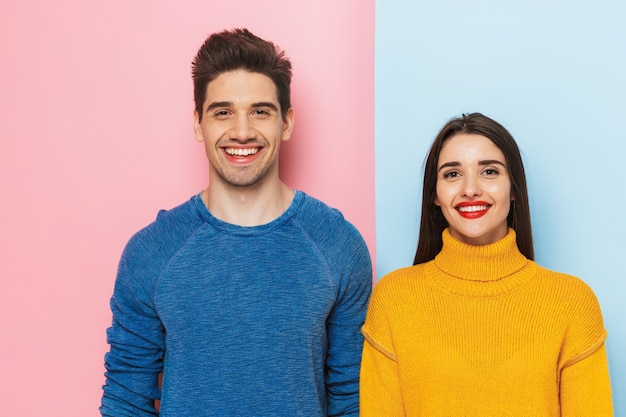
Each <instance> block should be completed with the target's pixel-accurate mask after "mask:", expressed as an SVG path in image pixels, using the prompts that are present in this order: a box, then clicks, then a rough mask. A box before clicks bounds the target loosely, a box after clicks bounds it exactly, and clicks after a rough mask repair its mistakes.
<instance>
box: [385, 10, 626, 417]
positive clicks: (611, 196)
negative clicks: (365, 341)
mask: <svg viewBox="0 0 626 417" xmlns="http://www.w3.org/2000/svg"><path fill="white" fill-rule="evenodd" d="M625 17H626V2H624V1H617V0H599V1H593V2H591V1H571V0H570V1H563V0H559V1H545V0H544V1H537V0H532V1H524V2H521V1H506V2H504V1H495V0H492V1H478V2H466V1H461V0H439V1H437V2H426V1H410V0H404V1H402V0H384V1H378V2H377V3H376V67H375V70H376V74H375V77H376V120H375V123H376V225H377V226H376V234H377V246H376V252H377V260H376V263H377V271H376V274H377V277H378V278H380V277H381V276H382V275H384V274H385V273H387V272H389V271H391V270H393V269H396V268H398V267H401V266H405V265H409V264H411V263H412V259H413V255H414V252H415V247H416V243H417V234H418V229H419V223H418V218H419V212H420V204H421V201H420V199H421V181H422V169H423V162H424V159H425V156H426V152H427V150H428V147H429V146H430V143H431V142H432V140H433V139H434V137H435V135H436V133H437V132H438V131H439V129H440V128H441V127H442V125H443V124H444V123H445V122H446V121H447V120H448V119H450V118H451V117H453V116H458V115H459V114H461V113H469V112H474V111H479V112H481V113H484V114H486V115H488V116H490V117H492V118H494V119H495V120H497V121H499V122H500V123H502V124H503V125H504V126H505V127H506V128H507V129H508V130H509V131H510V132H511V133H512V134H513V136H514V137H515V138H516V140H517V142H518V145H519V146H520V148H521V150H522V155H523V158H524V163H525V167H526V170H527V177H528V182H529V184H528V186H529V190H530V202H531V211H532V222H533V232H534V239H535V253H536V260H537V261H538V262H539V263H540V264H542V265H544V266H546V267H548V268H550V269H554V270H557V271H562V272H567V273H570V274H572V275H576V276H579V277H581V278H582V279H583V280H585V281H586V282H587V283H588V284H589V285H590V286H591V287H592V288H593V290H594V291H595V293H596V295H597V296H598V299H599V300H600V304H601V306H602V310H603V313H604V319H605V324H606V328H607V330H608V332H609V338H608V341H607V349H608V354H609V362H610V371H611V381H612V386H613V401H614V406H615V413H616V414H615V415H616V416H626V360H625V358H624V354H623V350H624V345H625V344H626V331H625V325H624V323H623V322H624V320H625V319H626V302H625V301H624V295H625V294H626V280H625V278H626V272H625V268H624V260H625V259H626V243H625V237H626V221H625V219H624V209H625V208H626V175H625V172H626V168H625V166H624V162H625V161H624V160H625V158H626V81H625V77H626V46H625V45H626V24H624V18H625Z"/></svg>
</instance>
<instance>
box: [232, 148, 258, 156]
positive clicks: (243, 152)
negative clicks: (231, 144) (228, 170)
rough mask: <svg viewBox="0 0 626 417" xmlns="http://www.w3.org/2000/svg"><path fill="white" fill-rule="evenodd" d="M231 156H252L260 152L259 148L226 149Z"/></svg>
mask: <svg viewBox="0 0 626 417" xmlns="http://www.w3.org/2000/svg"><path fill="white" fill-rule="evenodd" d="M224 152H226V153H227V154H228V155H230V156H250V155H254V154H256V153H257V152H259V148H224Z"/></svg>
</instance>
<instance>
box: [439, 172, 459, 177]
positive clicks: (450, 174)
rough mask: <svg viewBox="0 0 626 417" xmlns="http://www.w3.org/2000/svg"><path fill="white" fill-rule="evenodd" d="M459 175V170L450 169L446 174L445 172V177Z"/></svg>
mask: <svg viewBox="0 0 626 417" xmlns="http://www.w3.org/2000/svg"><path fill="white" fill-rule="evenodd" d="M458 176H459V173H458V172H457V171H450V172H446V173H445V174H443V177H444V178H456V177H458Z"/></svg>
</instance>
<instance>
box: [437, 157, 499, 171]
mask: <svg viewBox="0 0 626 417" xmlns="http://www.w3.org/2000/svg"><path fill="white" fill-rule="evenodd" d="M478 165H483V166H484V165H501V166H502V167H504V168H506V165H505V164H504V162H501V161H498V160H497V159H485V160H483V161H478ZM458 166H461V163H460V162H456V161H453V162H446V163H444V164H441V166H440V167H439V169H438V170H437V171H441V170H442V169H444V168H452V167H458Z"/></svg>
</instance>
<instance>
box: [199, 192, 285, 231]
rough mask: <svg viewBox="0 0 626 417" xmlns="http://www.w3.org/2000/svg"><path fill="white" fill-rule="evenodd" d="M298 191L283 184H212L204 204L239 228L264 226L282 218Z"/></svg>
mask: <svg viewBox="0 0 626 417" xmlns="http://www.w3.org/2000/svg"><path fill="white" fill-rule="evenodd" d="M293 196H294V190H293V189H291V188H289V187H288V186H287V185H286V184H284V183H283V182H282V181H278V182H276V183H275V184H272V185H264V186H261V187H259V188H233V187H228V186H227V187H224V186H223V185H222V184H219V183H218V184H214V185H209V186H208V187H207V188H206V189H205V190H204V191H203V192H202V201H203V202H204V204H205V205H206V207H207V209H208V210H209V212H210V213H211V214H212V215H213V216H214V217H216V218H218V219H220V220H222V221H224V222H226V223H231V224H235V225H238V226H247V227H251V226H260V225H263V224H267V223H270V222H271V221H273V220H276V219H277V218H278V217H280V216H281V215H282V214H283V213H284V212H285V211H286V210H287V208H288V207H289V205H290V204H291V202H292V200H293Z"/></svg>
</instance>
